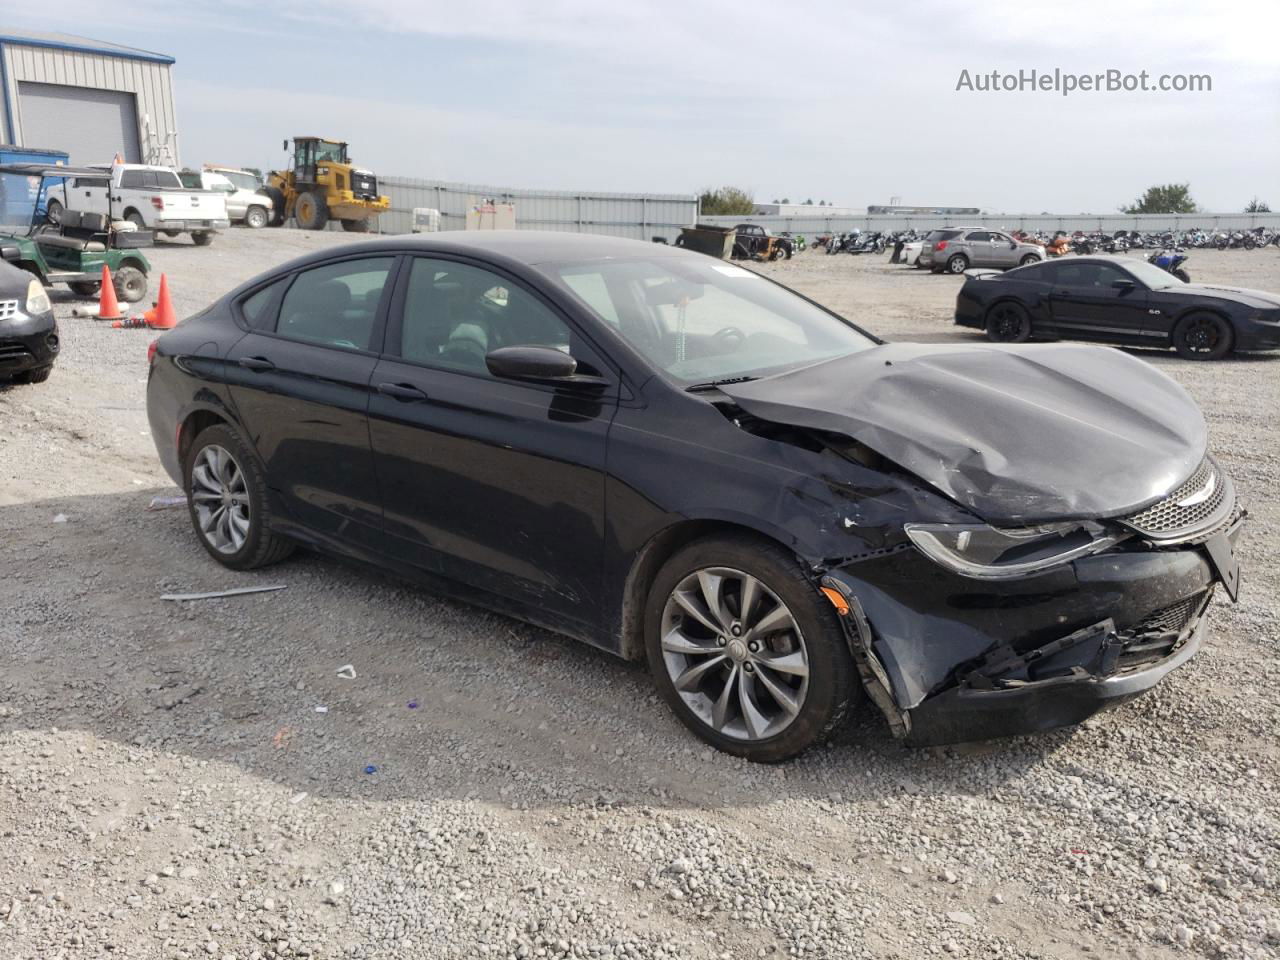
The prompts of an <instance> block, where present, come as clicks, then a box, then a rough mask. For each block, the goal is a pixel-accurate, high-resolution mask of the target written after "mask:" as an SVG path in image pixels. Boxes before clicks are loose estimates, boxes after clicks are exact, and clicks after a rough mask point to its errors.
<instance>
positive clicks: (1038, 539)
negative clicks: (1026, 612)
mask: <svg viewBox="0 0 1280 960" xmlns="http://www.w3.org/2000/svg"><path fill="white" fill-rule="evenodd" d="M905 529H906V531H907V536H909V537H910V538H911V542H912V543H914V544H915V545H916V546H917V547H918V548H919V549H920V552H921V553H923V554H924V555H925V556H927V557H929V558H930V559H931V560H933V561H935V562H936V563H940V564H941V565H942V566H944V567H946V568H947V569H949V570H954V571H955V572H956V573H958V574H961V575H962V576H965V577H976V578H978V579H980V580H1007V579H1012V578H1014V577H1025V576H1028V575H1030V574H1033V573H1040V572H1042V571H1044V570H1048V569H1050V568H1051V567H1056V566H1059V565H1060V564H1064V563H1067V562H1069V561H1071V560H1076V559H1078V558H1080V557H1084V556H1088V555H1089V554H1091V553H1098V552H1099V551H1102V550H1106V549H1107V548H1108V547H1112V546H1115V544H1117V543H1119V542H1120V541H1121V540H1124V539H1126V538H1127V537H1128V536H1130V534H1128V533H1122V532H1113V531H1110V530H1108V529H1107V528H1106V527H1104V526H1103V525H1102V524H1100V523H1093V522H1089V521H1070V522H1067V523H1048V524H1042V525H1040V526H1035V527H1004V528H1000V527H989V526H987V525H986V524H952V523H908V524H907V525H906V528H905Z"/></svg>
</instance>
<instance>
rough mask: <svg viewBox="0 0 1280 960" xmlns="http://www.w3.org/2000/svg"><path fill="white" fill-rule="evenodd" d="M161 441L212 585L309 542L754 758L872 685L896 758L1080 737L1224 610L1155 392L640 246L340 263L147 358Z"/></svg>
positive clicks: (205, 318) (1183, 452)
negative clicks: (573, 640) (615, 677)
mask: <svg viewBox="0 0 1280 960" xmlns="http://www.w3.org/2000/svg"><path fill="white" fill-rule="evenodd" d="M147 409H148V414H149V418H150V423H151V432H152V435H153V437H154V438H155V442H156V447H157V450H158V452H159V455H160V459H161V461H162V463H163V464H164V467H165V469H166V470H167V471H168V473H169V474H170V476H172V477H173V478H174V480H175V481H176V482H178V483H180V484H181V485H182V486H183V487H184V488H185V489H186V491H187V492H188V495H189V501H190V514H191V520H192V524H193V527H194V529H195V533H196V536H197V538H198V539H199V541H200V543H201V544H202V545H203V547H204V548H205V549H206V550H207V551H208V552H209V554H210V555H211V556H213V557H214V558H215V559H216V560H218V561H219V562H220V563H222V564H223V565H225V566H227V567H230V568H232V569H238V570H246V569H251V568H254V567H260V566H263V565H264V564H268V563H272V562H274V561H277V560H280V559H282V558H283V557H285V556H286V555H287V554H288V553H289V552H290V551H291V550H292V549H293V547H294V546H295V545H296V544H304V545H307V546H310V547H315V548H318V549H321V550H325V551H330V552H333V553H336V554H341V555H344V556H346V557H349V558H355V559H358V560H362V561H366V562H368V563H371V564H374V565H376V566H377V567H380V568H383V569H386V570H391V571H394V572H397V573H399V574H402V575H404V576H407V577H409V578H412V579H415V580H418V581H421V582H424V583H427V584H429V585H435V586H436V587H437V588H439V589H442V590H444V591H447V592H450V593H453V594H455V595H458V596H461V597H463V598H467V599H470V600H472V601H475V602H478V603H480V604H483V605H486V606H488V607H491V608H493V609H495V610H498V611H501V612H503V613H506V614H508V615H510V616H513V617H519V618H522V619H525V620H528V621H531V622H533V623H537V624H541V625H543V626H545V627H549V628H551V629H553V630H558V631H562V632H564V633H567V634H570V635H573V636H575V637H578V638H581V639H583V640H585V641H587V642H589V643H592V644H595V645H597V646H599V647H602V648H604V649H605V650H608V651H610V652H612V653H616V654H618V655H620V656H623V657H626V658H630V659H643V658H647V660H648V664H649V667H650V670H651V671H652V674H653V677H654V680H655V682H656V683H657V686H658V688H659V689H660V691H661V692H662V694H663V696H664V697H665V698H666V700H667V701H668V703H670V705H671V706H672V708H673V709H674V710H675V712H676V713H677V714H678V715H679V717H680V719H681V720H682V721H683V722H684V723H686V724H687V725H688V726H689V727H690V728H691V729H692V730H693V731H694V732H695V733H697V734H698V735H699V736H700V737H702V738H704V739H705V740H707V741H708V742H710V743H712V744H714V745H715V746H717V747H719V748H721V749H723V750H726V751H729V752H731V753H734V754H737V755H740V756H744V757H748V758H750V759H752V760H759V761H777V760H782V759H785V758H788V757H791V756H794V755H795V754H797V753H799V752H800V751H802V750H804V749H805V748H806V747H808V746H810V745H812V744H814V743H815V742H817V741H820V740H822V739H823V738H824V737H826V736H828V735H829V734H831V733H832V731H834V730H835V729H836V728H837V727H838V726H839V725H840V724H841V722H842V721H843V720H844V719H845V718H846V716H847V715H848V714H849V712H850V711H851V709H852V708H853V706H854V705H855V703H856V702H857V700H858V699H859V697H860V696H861V691H862V690H863V689H865V690H866V691H867V692H868V693H869V695H870V697H871V699H872V700H873V701H874V703H875V704H876V706H877V707H879V709H880V710H881V711H883V713H884V715H885V716H886V718H887V719H888V722H889V724H890V725H891V727H892V729H893V730H894V731H895V732H896V733H897V734H898V735H900V736H902V737H904V738H906V739H907V740H908V741H909V742H911V743H917V744H921V743H943V742H950V741H956V740H964V739H972V738H982V737H992V736H1003V735H1008V734H1014V733H1022V732H1027V731H1033V730H1041V729H1045V728H1049V727H1054V726H1059V725H1063V724H1069V723H1074V722H1077V721H1079V720H1081V719H1083V718H1085V717H1088V716H1090V715H1091V714H1093V713H1095V712H1096V711H1098V710H1099V709H1101V708H1102V707H1104V706H1106V705H1108V704H1112V703H1116V702H1119V701H1121V700H1124V699H1126V698H1128V697H1131V696H1133V695H1134V694H1137V693H1140V692H1142V691H1144V690H1146V689H1148V688H1149V687H1151V686H1152V685H1154V684H1155V683H1156V682H1157V681H1159V680H1160V679H1161V678H1162V677H1163V676H1165V675H1166V674H1167V673H1168V672H1169V671H1170V670H1173V669H1174V668H1175V667H1177V666H1179V665H1180V664H1182V663H1184V662H1186V661H1187V660H1188V659H1190V658H1191V657H1192V656H1193V655H1194V654H1195V653H1196V651H1197V650H1198V649H1199V647H1200V644H1201V642H1202V638H1203V636H1204V631H1205V626H1204V623H1205V621H1204V613H1205V609H1206V607H1207V606H1208V605H1209V601H1210V599H1211V597H1212V596H1213V593H1214V590H1215V585H1216V584H1218V583H1219V582H1221V583H1222V584H1223V585H1224V586H1225V589H1226V591H1227V593H1228V594H1230V595H1231V596H1233V597H1234V596H1235V593H1236V590H1237V584H1238V576H1239V571H1238V567H1237V565H1236V561H1235V559H1233V556H1234V554H1233V543H1234V540H1235V538H1236V537H1237V535H1238V530H1239V528H1240V520H1241V513H1240V511H1239V510H1238V508H1237V506H1236V498H1235V493H1234V488H1233V486H1232V483H1231V480H1230V479H1229V478H1228V476H1227V475H1226V473H1224V472H1223V471H1222V470H1221V469H1220V468H1219V467H1218V465H1217V463H1216V462H1215V461H1214V460H1213V459H1212V458H1211V457H1210V456H1209V455H1208V452H1207V431H1206V427H1205V421H1204V418H1203V417H1202V416H1201V414H1200V411H1199V409H1198V408H1197V407H1196V406H1195V404H1194V403H1193V402H1192V401H1191V399H1190V398H1189V397H1188V396H1187V394H1186V393H1185V392H1184V391H1183V390H1182V388H1181V387H1179V386H1178V385H1177V384H1176V383H1174V382H1173V381H1172V380H1170V379H1169V378H1168V377H1166V376H1164V375H1163V374H1161V373H1159V372H1158V371H1156V370H1155V369H1154V368H1153V367H1152V366H1150V365H1149V364H1147V363H1144V362H1142V361H1140V360H1136V359H1134V358H1132V357H1129V356H1127V355H1125V354H1123V353H1120V352H1118V351H1112V350H1101V349H1098V348H1096V347H1083V346H1074V345H1061V346H1047V347H1046V346H1041V347H1009V346H989V345H969V346H954V345H942V344H905V343H899V344H885V343H882V342H881V341H879V340H877V339H876V338H875V337H874V336H873V335H871V334H869V333H866V332H864V331H862V330H860V329H858V328H857V327H855V326H854V325H852V324H851V323H849V322H847V321H845V320H843V319H841V318H840V317H838V316H836V315H835V314H833V313H831V312H830V311H828V310H826V309H824V308H822V307H820V306H818V305H817V304H815V303H813V302H812V301H809V300H807V299H805V298H803V297H801V296H799V295H797V294H795V293H792V292H791V291H789V290H787V289H786V288H785V287H783V286H781V285H779V284H776V283H773V282H772V281H770V280H768V279H766V278H764V277H760V276H758V275H756V274H754V273H752V272H750V271H747V270H743V269H742V268H740V267H736V266H734V265H732V264H726V263H724V262H722V261H718V260H713V259H710V258H708V257H705V256H701V255H699V254H695V253H692V252H689V251H682V250H679V249H676V248H674V247H666V246H660V245H656V244H652V243H642V242H639V241H632V240H619V239H614V238H609V237H597V236H582V235H575V234H564V233H539V232H533V231H484V232H476V233H470V234H468V233H462V232H458V233H448V234H434V235H430V236H418V237H407V236H397V237H386V238H380V239H377V240H373V241H371V242H368V243H361V244H356V245H348V246H343V247H334V248H330V249H327V250H325V251H324V252H321V253H316V254H314V255H311V256H308V257H305V258H302V259H299V260H295V261H293V262H292V263H289V264H286V265H284V266H281V267H279V268H276V269H273V270H271V271H269V272H267V273H265V274H263V275H261V276H260V277H258V278H257V279H255V280H252V281H250V282H249V283H246V284H244V285H243V286H240V287H238V288H237V289H235V290H234V291H232V292H231V293H228V294H227V295H226V296H224V297H223V298H221V299H220V300H218V301H217V302H215V303H214V304H213V305H212V306H210V307H209V308H208V309H206V310H204V311H202V312H200V313H199V314H197V315H196V316H194V317H191V318H189V319H187V320H185V321H183V322H182V323H181V324H180V325H179V326H178V327H177V328H176V329H174V330H172V331H170V332H168V333H166V334H165V335H163V336H162V337H160V338H159V339H158V340H157V341H156V343H155V348H154V351H153V356H152V362H151V369H150V376H149V381H148V388H147Z"/></svg>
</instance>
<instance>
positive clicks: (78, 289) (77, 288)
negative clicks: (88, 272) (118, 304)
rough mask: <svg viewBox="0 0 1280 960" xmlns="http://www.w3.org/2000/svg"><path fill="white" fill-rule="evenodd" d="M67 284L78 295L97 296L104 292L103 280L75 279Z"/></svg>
mask: <svg viewBox="0 0 1280 960" xmlns="http://www.w3.org/2000/svg"><path fill="white" fill-rule="evenodd" d="M67 286H68V287H69V288H70V289H71V292H72V293H74V294H75V295H76V296H77V297H96V296H97V295H98V294H100V293H101V292H102V281H101V280H73V281H71V283H68V284H67Z"/></svg>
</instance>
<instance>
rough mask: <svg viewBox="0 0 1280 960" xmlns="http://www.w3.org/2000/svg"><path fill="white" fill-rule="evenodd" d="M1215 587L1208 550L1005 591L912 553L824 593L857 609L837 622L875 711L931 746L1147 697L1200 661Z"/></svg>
mask: <svg viewBox="0 0 1280 960" xmlns="http://www.w3.org/2000/svg"><path fill="white" fill-rule="evenodd" d="M1238 532H1239V524H1238V523H1237V524H1236V525H1235V526H1234V527H1233V528H1232V529H1231V530H1230V531H1229V539H1230V540H1231V541H1232V542H1234V540H1235V539H1236V537H1237V536H1238ZM1218 580H1219V574H1218V573H1217V572H1216V570H1215V563H1214V561H1213V560H1212V558H1211V557H1210V556H1209V553H1208V551H1207V549H1206V548H1205V546H1204V545H1189V546H1186V547H1183V548H1179V549H1163V550H1150V551H1143V550H1128V551H1123V550H1122V551H1113V552H1108V553H1103V554H1098V555H1095V556H1092V557H1088V558H1085V559H1082V560H1078V561H1075V562H1074V563H1072V564H1069V565H1064V566H1063V567H1062V568H1059V569H1057V570H1055V571H1052V572H1049V573H1045V574H1040V575H1038V576H1033V577H1027V578H1025V579H1022V580H1014V581H1001V582H990V581H978V580H973V579H969V578H965V577H961V576H959V575H957V574H953V573H950V572H948V571H945V570H943V569H941V568H940V567H938V566H937V565H936V564H934V563H933V562H932V561H930V560H928V559H927V558H925V557H924V556H923V555H921V554H920V553H919V552H918V551H916V550H914V549H909V550H905V551H901V552H899V553H896V554H893V555H891V556H888V557H880V558H875V559H872V560H867V561H862V562H859V563H854V564H848V565H846V566H843V567H839V568H835V569H832V570H829V571H828V572H827V573H826V574H825V575H824V576H823V578H822V581H821V582H822V585H823V586H827V587H831V588H833V589H835V590H836V591H837V592H839V593H840V594H841V595H842V596H844V597H845V599H846V600H847V601H848V604H849V613H848V614H846V615H844V616H842V617H841V622H842V623H843V625H844V628H845V634H846V639H847V640H848V643H849V648H850V651H851V652H852V653H853V656H854V659H855V662H856V663H857V666H858V669H859V672H860V674H861V677H862V680H863V684H864V686H865V687H866V689H867V692H868V694H869V695H870V697H871V699H872V700H873V701H874V702H875V704H876V706H877V707H879V709H880V710H881V712H882V713H884V715H885V717H886V718H887V719H888V721H889V724H890V727H891V729H892V730H893V732H894V734H895V736H897V737H899V738H901V739H903V740H905V741H906V742H907V743H910V744H912V745H917V746H922V745H934V744H943V743H959V742H964V741H969V740H986V739H992V738H995V737H1005V736H1016V735H1020V734H1027V733H1034V732H1037V731H1041V730H1048V729H1052V728H1054V727H1061V726H1066V725H1069V724H1074V723H1079V722H1080V721H1082V720H1085V719H1086V718H1088V717H1090V716H1092V715H1093V714H1095V713H1097V712H1098V711H1099V710H1102V709H1104V708H1106V707H1108V706H1111V705H1114V704H1117V703H1121V702H1123V701H1125V700H1127V699H1130V698H1132V697H1134V696H1136V695H1138V694H1140V693H1143V692H1144V691H1146V690H1148V689H1150V688H1151V687H1153V686H1154V685H1155V684H1157V683H1158V682H1160V680H1161V679H1163V678H1164V676H1165V675H1166V674H1168V673H1169V672H1170V671H1172V670H1174V669H1176V668H1177V667H1179V666H1181V665H1182V664H1183V663H1185V662H1186V661H1187V660H1189V659H1190V658H1191V657H1193V656H1194V655H1195V654H1196V652H1197V651H1198V650H1199V649H1200V646H1201V644H1202V642H1203V635H1204V629H1205V626H1204V624H1205V617H1204V614H1205V610H1206V609H1207V608H1208V606H1209V602H1210V600H1211V598H1212V595H1213V591H1214V587H1215V584H1216V583H1217V582H1218Z"/></svg>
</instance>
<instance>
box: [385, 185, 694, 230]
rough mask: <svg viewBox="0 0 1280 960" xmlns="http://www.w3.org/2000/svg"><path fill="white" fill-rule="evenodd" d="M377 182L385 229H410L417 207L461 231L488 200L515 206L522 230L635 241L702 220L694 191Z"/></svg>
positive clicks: (448, 228) (517, 224)
mask: <svg viewBox="0 0 1280 960" xmlns="http://www.w3.org/2000/svg"><path fill="white" fill-rule="evenodd" d="M378 186H379V189H380V190H381V192H382V193H384V194H386V195H387V196H388V197H390V198H391V209H390V210H389V211H388V212H387V213H384V214H383V215H382V216H381V217H379V218H378V219H379V221H380V222H379V230H380V231H381V232H382V233H409V232H410V230H411V229H412V226H413V210H414V208H415V207H428V208H432V209H436V210H439V211H440V229H441V230H462V229H465V228H466V222H467V211H468V210H469V209H470V208H471V207H473V206H475V205H476V204H478V203H483V202H484V201H486V200H492V201H493V202H495V203H512V204H515V208H516V226H517V227H518V228H520V229H523V230H563V231H569V232H575V233H600V234H608V235H609V236H613V237H629V238H631V239H633V240H650V239H652V238H653V237H665V238H667V239H668V240H674V239H675V237H676V235H677V234H679V233H680V228H681V227H687V226H689V225H690V224H692V223H693V222H694V221H696V220H697V218H698V198H697V197H695V196H693V195H692V194H689V195H682V194H640V193H599V192H584V191H574V190H522V189H517V188H513V187H491V186H485V185H483V184H475V183H446V182H444V181H442V180H416V179H413V178H410V177H380V178H379V179H378Z"/></svg>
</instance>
